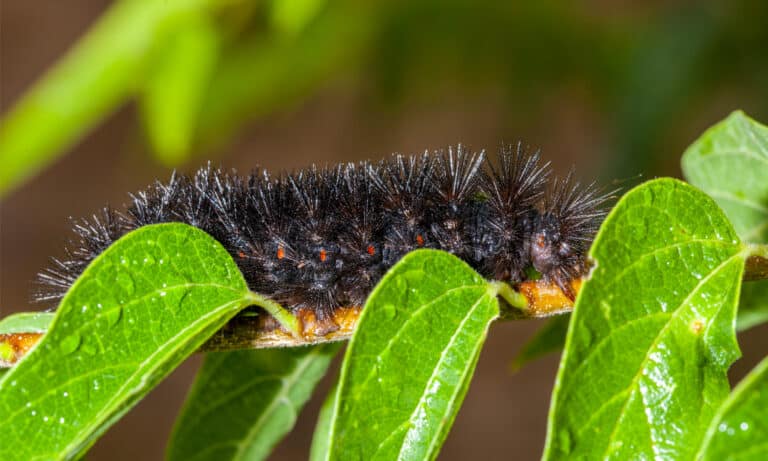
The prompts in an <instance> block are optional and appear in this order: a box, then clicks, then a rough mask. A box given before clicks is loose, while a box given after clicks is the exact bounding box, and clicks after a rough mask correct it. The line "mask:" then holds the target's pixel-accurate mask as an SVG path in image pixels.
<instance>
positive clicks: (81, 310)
mask: <svg viewBox="0 0 768 461" xmlns="http://www.w3.org/2000/svg"><path fill="white" fill-rule="evenodd" d="M87 310H88V306H86V305H83V307H81V308H80V312H83V313H85V312H86V311H87Z"/></svg>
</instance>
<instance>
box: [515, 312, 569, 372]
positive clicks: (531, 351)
mask: <svg viewBox="0 0 768 461" xmlns="http://www.w3.org/2000/svg"><path fill="white" fill-rule="evenodd" d="M570 320H571V316H570V315H569V314H565V315H558V316H557V317H554V318H552V319H549V320H548V321H547V324H546V325H544V326H543V327H542V328H540V329H539V331H537V332H536V334H535V335H534V337H533V338H531V339H530V340H529V341H528V342H527V343H525V346H523V349H522V350H521V351H520V352H519V353H518V354H517V357H515V359H514V360H513V361H512V370H519V369H520V368H522V367H523V366H525V365H526V364H528V363H529V362H532V361H534V360H536V359H538V358H541V357H543V356H545V355H547V354H550V353H553V352H558V351H560V350H562V348H563V346H564V345H565V335H566V334H567V333H568V323H569V322H570Z"/></svg>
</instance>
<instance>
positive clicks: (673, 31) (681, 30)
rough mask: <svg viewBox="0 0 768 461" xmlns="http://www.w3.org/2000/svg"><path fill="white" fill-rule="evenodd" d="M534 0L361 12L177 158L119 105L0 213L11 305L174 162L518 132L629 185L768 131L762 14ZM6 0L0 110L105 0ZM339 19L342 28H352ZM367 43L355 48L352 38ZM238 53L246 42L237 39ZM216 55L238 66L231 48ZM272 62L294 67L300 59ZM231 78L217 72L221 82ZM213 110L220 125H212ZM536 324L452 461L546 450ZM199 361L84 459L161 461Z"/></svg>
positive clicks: (460, 430)
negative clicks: (766, 125) (730, 130)
mask: <svg viewBox="0 0 768 461" xmlns="http://www.w3.org/2000/svg"><path fill="white" fill-rule="evenodd" d="M320 3H321V7H320V13H316V14H318V15H319V19H310V20H309V23H308V24H309V25H308V26H304V27H306V28H307V29H306V30H308V31H309V32H305V31H304V29H302V30H301V31H299V32H292V33H296V34H304V33H307V34H311V33H315V32H312V28H313V27H314V26H313V24H314V23H315V22H319V23H322V21H323V20H324V19H323V15H326V14H327V15H330V16H333V15H335V20H336V21H340V20H339V18H344V17H345V16H344V15H345V14H346V13H345V12H344V11H341V12H338V11H337V12H333V11H332V12H330V13H328V12H326V11H325V10H328V9H334V8H336V9H340V8H344V7H342V6H328V5H325V4H324V3H322V2H320ZM534 3H537V4H538V2H531V6H517V7H501V6H498V5H495V4H494V3H485V2H481V3H477V4H470V3H469V2H459V1H451V2H447V3H441V2H416V3H410V2H406V3H400V2H393V3H391V4H388V5H381V4H375V5H373V6H370V7H368V8H370V11H364V12H363V13H361V12H360V11H358V10H355V13H356V14H359V15H360V16H359V17H351V19H350V21H361V22H362V23H357V24H355V27H356V28H359V29H366V32H365V33H364V34H363V35H360V36H353V37H352V38H349V37H344V38H343V39H339V40H338V41H336V42H334V41H333V40H331V41H330V43H331V45H328V46H327V47H326V48H323V47H322V46H318V47H316V48H314V45H315V44H316V43H318V42H322V40H323V38H322V36H320V35H318V36H317V37H314V38H312V37H310V39H307V40H308V42H307V43H309V44H310V45H311V46H307V47H304V48H302V47H301V46H296V47H295V49H294V50H295V52H296V53H302V52H304V53H311V54H312V56H311V57H301V56H299V57H298V58H295V59H296V60H297V61H296V62H299V63H301V65H296V66H295V67H296V72H297V73H302V76H301V77H306V78H304V79H303V80H302V79H299V80H300V81H294V80H292V79H291V78H286V77H285V75H279V74H278V75H276V76H275V78H274V79H273V80H271V81H270V80H269V79H266V80H265V79H262V78H260V77H259V75H260V74H258V72H259V69H258V68H254V69H250V68H248V69H245V70H243V72H245V74H242V75H240V79H241V80H243V81H244V83H243V82H241V83H242V84H243V85H245V87H246V90H245V93H244V94H243V95H236V96H234V97H232V99H233V100H238V103H239V104H240V105H239V106H237V107H234V108H230V107H229V106H226V105H225V104H224V102H222V101H225V100H226V98H227V96H226V95H218V96H217V94H216V91H218V90H220V89H221V88H218V89H217V88H214V89H212V90H210V94H211V95H210V96H206V98H210V99H205V98H203V101H209V100H210V101H213V102H211V103H210V106H209V105H207V104H206V103H205V102H204V103H203V104H202V105H201V108H200V113H201V114H202V115H199V118H198V120H199V121H198V123H199V126H198V127H197V128H198V129H197V130H196V131H195V132H196V133H203V134H202V135H201V138H200V139H195V147H197V146H204V147H202V148H193V149H189V152H186V151H184V152H182V153H181V154H178V152H175V154H178V155H176V156H175V157H174V156H173V155H171V159H170V160H169V157H168V156H167V155H166V156H165V157H164V156H163V155H162V152H160V153H158V151H161V150H162V146H160V147H158V145H157V143H156V142H153V140H152V135H151V134H150V135H148V134H147V131H146V130H145V126H146V123H148V121H147V118H146V117H144V118H142V110H141V108H140V104H137V103H136V99H137V98H130V99H129V100H128V101H127V102H124V103H120V104H119V105H118V108H117V109H116V110H115V111H114V112H113V113H109V114H105V115H104V117H102V119H99V120H98V121H97V122H96V127H95V128H94V129H93V130H92V131H90V133H89V134H87V135H86V136H85V137H83V138H82V139H79V140H77V141H76V142H75V143H74V145H73V147H71V148H69V149H64V151H65V152H66V154H65V155H63V156H62V157H60V158H59V159H58V160H57V161H55V162H54V163H52V164H51V165H50V166H48V167H47V168H45V169H43V170H42V172H41V173H40V174H38V175H36V176H34V177H33V178H32V179H31V180H29V181H27V182H25V183H24V184H23V185H21V186H20V187H18V188H17V189H16V190H15V191H13V192H11V193H10V194H8V195H7V196H6V197H5V198H4V199H3V201H2V202H0V207H1V209H0V309H1V311H0V312H1V313H2V315H3V316H5V315H8V314H10V313H12V312H16V311H24V310H30V309H36V308H37V307H36V306H34V305H31V304H30V302H29V294H30V290H31V288H32V280H33V279H34V276H35V274H36V272H37V271H39V270H40V269H41V268H43V267H44V266H45V265H46V263H47V259H48V258H49V257H50V256H54V255H60V254H61V249H62V246H63V243H64V241H65V240H66V239H67V238H68V236H69V227H70V225H69V221H68V218H69V217H70V216H72V217H80V216H85V215H88V214H90V213H93V212H94V211H96V210H97V209H98V208H99V207H101V206H103V205H104V204H107V203H110V204H113V205H117V204H121V203H123V202H125V200H126V198H127V194H126V193H127V192H131V191H136V190H138V189H141V188H142V187H144V186H145V185H147V184H148V183H149V182H150V181H153V180H154V179H155V178H166V177H168V175H169V171H170V169H169V167H168V166H167V165H169V164H170V165H176V166H177V167H178V168H179V169H182V170H185V171H188V170H192V169H194V168H196V167H197V166H199V165H201V164H203V163H205V162H206V161H207V160H208V159H212V160H213V161H214V162H216V163H221V164H222V165H224V166H227V167H234V168H237V169H238V170H241V171H248V170H250V169H251V168H252V167H253V166H255V165H257V164H259V165H262V166H265V167H267V168H270V169H274V170H280V169H286V168H288V169H290V168H298V167H302V166H305V165H308V164H310V163H313V162H314V163H326V162H328V163H333V162H338V161H348V160H358V159H378V158H381V157H382V156H385V155H388V154H389V153H391V152H402V153H414V152H421V151H423V150H424V149H427V148H429V149H434V148H440V147H444V146H446V145H449V144H456V143H464V144H467V145H470V146H472V147H475V148H483V147H485V148H488V149H490V150H491V151H493V150H495V148H496V146H497V145H498V144H499V143H500V142H501V141H502V140H504V141H507V142H514V141H516V140H518V139H521V140H523V141H524V142H525V143H528V144H530V145H532V146H538V147H541V149H542V150H543V155H544V158H545V159H547V160H551V161H552V162H553V164H554V166H555V169H556V170H557V171H559V172H564V171H567V169H568V168H570V167H571V166H572V165H574V164H575V165H576V167H577V172H578V175H579V176H580V177H583V178H587V179H590V178H596V177H600V178H604V179H605V178H609V179H620V180H624V181H625V183H624V184H625V185H627V184H628V185H630V186H631V185H633V184H635V183H636V182H638V181H639V180H641V178H638V177H637V175H642V178H650V177H653V176H656V175H672V176H679V175H680V171H679V166H678V164H679V158H680V155H681V154H682V152H683V150H684V149H685V147H686V146H687V145H688V144H690V143H691V142H692V141H693V140H694V139H695V138H696V137H697V136H698V135H699V134H700V133H701V132H702V131H703V130H704V129H706V128H707V127H708V126H710V125H711V124H713V123H715V122H716V121H718V120H720V119H722V118H724V117H725V116H726V115H727V114H728V113H729V112H730V111H732V110H734V109H737V108H741V109H744V110H745V111H747V112H748V113H749V114H750V115H752V116H753V117H755V118H757V119H758V120H762V121H763V122H766V121H768V98H767V96H768V83H766V82H767V81H768V79H766V75H768V53H767V52H766V50H768V32H766V29H768V28H766V27H765V25H766V24H768V14H767V13H768V9H767V8H766V6H765V2H759V1H755V2H748V1H733V2H711V3H710V2H693V1H691V2H685V1H675V2H659V1H652V2H606V1H601V0H592V1H583V2H578V5H574V6H571V7H564V6H560V5H559V2H542V3H541V4H538V5H537V6H533V4H534ZM725 3H727V5H725ZM267 4H269V2H267ZM341 4H344V5H345V3H344V2H341ZM1 5H2V6H1V8H2V10H1V16H0V112H2V113H3V114H5V113H7V112H8V111H9V110H10V109H11V108H12V106H13V104H14V103H15V101H17V100H18V98H20V97H21V95H22V94H23V93H24V92H25V90H27V89H28V88H30V87H31V85H32V84H33V83H34V82H35V81H36V79H38V78H39V77H40V76H41V75H43V74H44V72H45V71H46V70H47V69H49V68H50V67H51V66H52V65H53V64H54V63H55V62H56V60H57V59H58V58H60V57H61V56H63V55H64V54H65V53H66V52H67V50H68V49H69V48H70V47H71V46H72V45H73V44H74V43H75V42H76V41H77V40H78V39H79V38H80V37H81V36H83V34H84V33H85V32H86V31H87V29H88V27H89V26H90V25H91V24H93V22H94V21H95V20H96V19H97V18H98V17H99V16H100V15H101V14H102V13H103V12H104V11H105V9H106V8H107V7H108V6H109V4H108V2H105V1H100V0H69V1H67V2H58V1H49V0H36V1H31V2H30V1H25V0H3V1H2V4H1ZM259 5H261V4H259ZM259 8H261V6H258V7H253V8H251V10H256V11H255V12H254V11H250V10H249V11H250V13H249V14H251V20H252V21H253V22H254V23H255V24H257V25H258V27H262V28H266V29H268V30H269V29H270V28H269V26H264V24H263V17H262V16H261V13H260V12H259V11H258V9H259ZM349 8H350V9H352V8H351V7H349ZM361 18H363V19H361ZM313 21H315V22H313ZM365 21H369V22H365ZM332 24H335V27H344V26H345V23H344V21H343V20H341V22H335V23H332ZM237 27H240V28H247V27H246V26H243V25H242V24H240V25H238V26H237ZM248 27H254V28H256V26H248ZM350 27H352V26H351V25H350ZM238 33H240V34H241V35H238V37H239V36H249V35H248V33H245V32H238ZM317 33H318V34H320V32H317ZM260 34H261V35H259V34H253V35H254V36H258V37H263V34H264V33H263V31H262V32H260ZM355 37H357V38H359V39H360V42H359V43H351V42H350V41H353V40H354V39H355ZM297 40H298V39H297ZM227 43H228V45H226V46H225V47H230V49H234V48H236V46H237V43H239V42H238V40H235V39H231V40H230V41H229V42H227ZM305 45H306V44H305ZM302 46H303V45H302ZM347 46H348V47H350V48H354V50H353V51H350V52H349V54H348V55H345V56H343V57H338V56H337V55H338V54H339V53H338V52H337V51H338V50H337V49H336V48H334V47H337V48H338V47H347ZM244 49H245V50H246V51H247V49H248V48H247V47H245V48H244ZM292 49H293V48H292ZM329 49H330V51H329ZM317 53H328V56H327V57H324V56H319V57H318V56H317V55H316V54H317ZM278 54H282V53H278ZM340 54H344V53H340ZM246 56H247V55H246ZM220 59H221V61H220V62H222V63H225V62H226V59H227V56H226V54H225V52H222V57H221V58H220ZM275 59H277V56H276V58H275ZM310 59H318V60H322V61H323V62H327V63H328V66H327V67H328V68H326V67H324V66H319V67H318V66H315V67H312V66H310V65H307V66H303V65H304V64H305V63H307V62H309V60H310ZM246 62H249V61H248V60H247V59H246ZM266 62H267V63H268V67H269V66H271V65H272V64H271V62H270V61H269V60H267V61H266ZM254 65H255V64H254ZM274 65H275V66H281V65H282V66H287V68H288V69H289V70H290V69H292V67H291V66H292V64H291V63H290V62H288V63H276V64H274ZM269 70H273V68H272V67H269V68H268V71H269ZM247 72H254V73H257V74H258V75H257V74H255V75H252V76H251V75H250V74H248V73H247ZM313 72H314V74H313ZM291 74H292V73H291V72H288V74H287V75H291ZM304 74H310V75H304ZM136 78H137V80H140V79H141V76H140V75H137V76H136ZM249 79H252V80H249ZM228 81H229V80H227V78H226V76H225V77H222V78H221V79H219V80H216V79H215V78H214V79H212V83H211V85H212V86H213V87H216V86H217V85H225V84H226V83H227V82H228ZM251 81H252V82H253V83H252V84H253V85H254V86H257V85H267V86H269V85H275V87H274V88H273V87H270V88H268V89H262V90H261V91H262V92H264V93H265V94H266V95H267V96H264V94H256V95H255V94H252V93H249V91H251V89H250V88H248V85H249V82H251ZM283 85H284V86H285V87H290V86H291V85H294V87H290V88H287V89H286V88H284V87H283ZM273 93H276V94H278V96H279V97H274V98H273V97H272V95H273ZM209 107H213V108H212V109H211V110H215V111H218V112H217V113H222V112H223V113H226V114H227V115H226V116H219V117H218V118H217V117H212V118H211V119H210V120H209V119H206V116H207V115H205V113H206V112H207V111H208V109H209ZM222 107H223V108H222ZM229 109H231V110H230V111H229V112H227V110H229ZM221 120H225V122H222V121H221ZM217 123H221V124H226V129H224V128H216V127H217V126H224V125H216V124H217ZM212 127H213V128H212ZM210 131H214V133H211V132H210ZM158 159H159V160H158ZM541 325H542V322H538V321H527V322H507V323H503V324H498V325H495V326H494V327H493V328H492V330H491V334H490V337H489V339H488V343H487V345H486V347H485V349H484V351H483V354H482V356H481V359H480V362H479V365H478V367H477V372H476V375H475V378H474V381H473V382H472V385H471V387H470V389H469V393H468V395H467V397H466V400H465V402H464V405H463V407H462V409H461V411H460V413H459V415H458V418H457V420H456V423H455V425H454V427H453V429H452V430H451V433H450V435H449V437H448V440H447V442H446V444H445V446H444V447H443V450H442V454H441V456H440V459H444V460H463V459H471V458H484V459H509V458H512V459H536V458H538V457H539V456H540V453H541V449H542V447H543V443H544V434H545V428H546V415H547V411H548V406H549V395H550V392H551V389H552V384H553V380H554V376H555V373H556V369H557V363H558V361H557V357H555V356H549V357H547V358H545V359H542V360H539V361H537V362H534V363H532V364H530V365H529V366H527V367H526V368H524V369H523V370H522V371H520V372H517V373H514V374H513V373H511V372H510V371H509V363H510V361H511V359H512V358H513V357H514V356H515V354H516V353H517V351H518V350H519V349H520V347H521V345H522V344H524V343H525V341H526V340H527V339H529V338H530V337H531V336H532V335H533V333H534V332H535V331H536V329H537V328H539V327H540V326H541ZM766 333H768V328H766V325H762V326H760V327H756V328H753V329H752V330H749V331H748V332H746V333H744V334H742V335H741V336H740V341H741V344H742V349H743V351H744V358H743V359H742V360H740V361H739V362H738V363H737V364H736V365H735V366H734V368H733V376H734V378H738V377H739V376H741V375H743V374H744V373H745V372H746V371H747V370H749V369H750V368H751V367H752V366H753V365H754V364H755V363H756V362H757V361H758V360H759V359H760V358H762V356H764V354H765V351H766V350H768V336H767V335H766ZM199 364H200V357H199V356H195V357H193V358H192V359H190V360H189V361H188V362H187V363H185V364H184V365H183V366H182V367H180V368H179V369H178V370H177V371H176V372H174V373H173V375H172V376H171V377H170V378H169V379H167V380H166V381H165V382H163V383H162V384H161V385H160V386H159V387H158V388H157V389H155V390H154V391H153V392H152V393H151V394H150V395H149V397H148V398H146V399H144V400H143V401H142V402H141V403H140V404H139V405H138V407H137V408H135V409H134V410H133V411H132V412H131V413H129V414H128V415H127V416H126V417H125V418H123V419H122V420H121V421H120V422H119V423H117V424H116V425H115V426H114V427H113V428H112V429H110V430H109V432H108V433H107V434H106V435H105V436H104V437H103V438H102V439H101V440H100V441H99V442H98V443H97V444H96V446H95V447H94V449H93V450H92V451H91V453H90V454H89V455H88V458H89V459H92V460H134V459H161V458H162V455H163V453H164V445H165V441H166V439H167V438H168V435H169V432H170V428H171V425H172V423H173V420H174V418H175V415H176V413H177V411H178V409H179V407H180V405H181V403H182V401H183V399H184V396H185V393H186V391H187V388H188V386H189V384H190V383H191V381H192V378H193V376H194V373H195V370H196V369H197V367H198V366H199ZM335 378H336V369H334V370H333V372H332V373H329V375H328V376H327V377H326V379H325V380H324V382H323V385H322V386H321V387H320V388H318V390H317V392H316V394H315V397H314V398H313V400H312V402H311V403H310V404H309V405H307V407H306V408H305V409H304V411H303V412H302V414H301V417H300V419H299V422H298V424H297V427H296V429H295V430H294V432H293V433H292V434H290V435H289V436H288V437H287V438H286V439H285V440H284V441H283V442H282V443H281V444H280V445H279V447H278V448H277V450H276V451H275V452H274V454H273V457H272V459H277V460H294V459H295V460H300V459H306V458H307V456H308V450H309V445H310V440H311V435H312V430H313V426H314V423H315V420H316V418H317V412H318V408H319V404H320V402H321V401H322V399H323V398H324V395H325V392H326V390H327V389H328V387H329V385H330V383H331V382H332V381H333V380H334V379H335Z"/></svg>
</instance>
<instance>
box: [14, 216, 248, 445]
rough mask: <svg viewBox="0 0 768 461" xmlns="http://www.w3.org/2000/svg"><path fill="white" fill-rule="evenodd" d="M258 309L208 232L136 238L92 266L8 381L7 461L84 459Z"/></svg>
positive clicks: (170, 231)
mask: <svg viewBox="0 0 768 461" xmlns="http://www.w3.org/2000/svg"><path fill="white" fill-rule="evenodd" d="M256 301H258V298H257V297H256V296H255V295H252V294H250V293H249V291H248V287H247V286H246V284H245V281H244V280H243V277H242V275H241V274H240V272H239V271H238V269H237V266H236V265H235V263H234V261H233V260H232V258H231V257H230V256H229V254H228V253H227V251H226V250H225V249H224V248H223V247H222V246H221V245H220V244H219V243H218V242H216V241H215V240H214V239H213V238H212V237H210V236H209V235H208V234H206V233H204V232H203V231H201V230H198V229H196V228H194V227H191V226H187V225H185V224H178V223H177V224H158V225H153V226H146V227H142V228H140V229H138V230H136V231H134V232H131V233H129V234H127V235H126V236H124V237H123V238H121V239H120V240H118V241H117V242H115V243H114V244H113V245H112V246H110V247H109V248H108V249H107V250H106V251H105V252H104V253H102V254H101V255H100V256H98V257H97V258H96V259H95V260H94V261H93V262H92V263H91V264H90V266H88V268H87V269H86V270H85V271H84V273H83V274H82V275H81V276H80V278H78V280H77V281H76V282H75V283H74V285H73V286H72V287H71V288H70V290H69V291H68V292H67V294H66V296H65V297H64V299H63V300H62V302H61V305H60V306H59V309H58V311H57V313H56V317H55V319H54V321H53V324H52V325H51V328H50V331H48V333H47V334H46V335H45V336H44V337H43V339H42V340H41V341H40V343H39V344H38V345H37V346H36V347H35V348H34V349H33V350H32V351H31V352H30V353H29V354H28V355H27V356H26V357H25V358H24V359H22V360H21V362H19V363H18V364H17V365H16V366H15V367H14V368H12V369H11V370H10V371H9V372H8V373H6V374H5V375H4V376H3V377H2V380H0V414H2V415H3V417H2V418H0V434H3V436H2V439H3V443H2V444H0V459H65V458H72V457H76V456H78V455H80V454H82V453H83V452H84V451H85V450H86V449H87V448H88V447H89V446H90V445H91V444H92V443H93V442H94V441H95V439H96V438H97V437H98V436H99V435H101V433H103V432H104V431H105V430H106V429H107V427H109V426H110V425H111V424H113V423H114V422H116V421H117V420H118V419H119V418H120V416H122V415H123V414H124V413H126V412H127V411H128V410H129V409H130V408H131V407H132V406H133V405H134V404H135V403H136V402H138V400H139V399H141V398H142V397H143V396H144V395H146V393H147V392H149V391H150V389H152V387H153V386H154V385H156V384H157V383H158V382H159V381H160V380H161V379H162V378H164V377H165V376H166V375H168V374H169V373H170V372H171V371H172V370H173V369H174V368H175V367H176V366H177V365H178V364H179V363H181V362H182V361H183V360H184V359H185V358H186V357H187V356H188V355H189V354H191V353H192V352H193V351H195V350H196V349H197V348H198V347H199V346H200V345H201V344H202V343H203V342H204V341H205V340H206V339H207V338H208V337H209V336H210V335H212V334H213V333H214V332H215V331H216V330H218V329H219V328H220V327H221V326H222V325H223V324H224V323H225V322H226V321H227V320H228V319H230V318H231V317H232V316H234V315H235V314H236V313H237V312H238V310H240V309H241V308H243V307H245V306H247V305H251V304H254V302H256Z"/></svg>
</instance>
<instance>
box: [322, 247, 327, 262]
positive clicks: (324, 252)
mask: <svg viewBox="0 0 768 461" xmlns="http://www.w3.org/2000/svg"><path fill="white" fill-rule="evenodd" d="M327 258H328V253H327V252H326V251H325V248H320V262H325V260H326V259H327Z"/></svg>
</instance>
